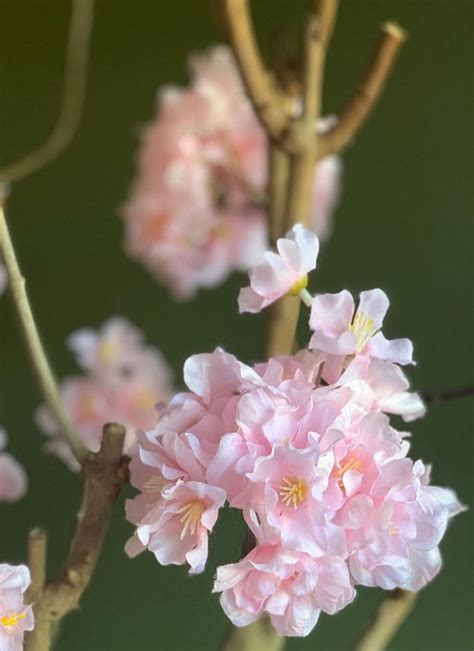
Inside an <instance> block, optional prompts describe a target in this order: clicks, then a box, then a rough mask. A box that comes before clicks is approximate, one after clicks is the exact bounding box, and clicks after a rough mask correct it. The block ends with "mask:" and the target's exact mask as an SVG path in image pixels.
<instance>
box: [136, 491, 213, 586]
mask: <svg viewBox="0 0 474 651" xmlns="http://www.w3.org/2000/svg"><path fill="white" fill-rule="evenodd" d="M225 498H226V495H225V491H223V490H222V489H221V488H217V487H215V486H209V485H208V484H205V483H202V482H196V481H182V480H181V479H179V480H178V481H177V482H176V483H174V484H172V485H169V486H167V487H165V488H164V489H163V491H162V493H161V499H160V501H159V502H158V503H157V505H156V506H155V507H154V508H151V509H150V510H149V511H148V513H147V514H146V515H145V516H144V518H143V519H142V520H141V521H140V522H139V523H137V525H138V526H137V529H136V532H135V541H134V542H132V543H129V545H128V547H127V550H128V552H129V554H131V555H135V554H136V553H137V552H139V551H140V547H139V546H138V545H137V541H138V543H139V544H140V545H141V549H142V550H143V549H145V548H148V549H149V550H150V551H151V552H153V554H154V555H155V556H156V559H157V560H158V562H159V563H161V564H162V565H170V564H172V565H183V564H184V563H187V564H188V565H189V567H190V572H191V573H192V574H196V573H199V572H202V571H203V570H204V567H205V565H206V560H207V554H208V534H209V533H210V532H211V531H212V528H213V526H214V524H215V522H216V520H217V516H218V512H219V509H220V508H221V507H222V506H223V505H224V502H225Z"/></svg>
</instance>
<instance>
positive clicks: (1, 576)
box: [0, 563, 34, 651]
mask: <svg viewBox="0 0 474 651" xmlns="http://www.w3.org/2000/svg"><path fill="white" fill-rule="evenodd" d="M30 583H31V578H30V571H29V569H28V568H27V567H26V566H25V565H8V564H6V563H4V564H0V649H1V650H2V651H22V649H23V635H24V632H25V631H32V630H33V628H34V615H33V608H32V607H31V606H26V605H25V604H24V602H23V595H24V593H25V590H26V589H27V588H28V586H29V585H30Z"/></svg>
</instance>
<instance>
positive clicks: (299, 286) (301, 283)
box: [288, 274, 308, 296]
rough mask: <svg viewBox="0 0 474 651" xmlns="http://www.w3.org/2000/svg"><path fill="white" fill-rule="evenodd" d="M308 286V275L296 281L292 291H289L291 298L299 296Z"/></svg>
mask: <svg viewBox="0 0 474 651" xmlns="http://www.w3.org/2000/svg"><path fill="white" fill-rule="evenodd" d="M307 285H308V274H305V275H304V276H303V277H302V278H300V279H299V280H297V281H296V283H295V284H294V285H293V287H292V288H291V289H289V290H288V294H290V296H298V294H299V293H300V292H301V291H302V290H303V289H305V288H306V286H307Z"/></svg>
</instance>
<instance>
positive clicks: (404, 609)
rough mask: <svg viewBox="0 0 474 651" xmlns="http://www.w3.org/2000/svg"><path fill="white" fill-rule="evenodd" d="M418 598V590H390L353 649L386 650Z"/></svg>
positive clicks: (358, 650)
mask: <svg viewBox="0 0 474 651" xmlns="http://www.w3.org/2000/svg"><path fill="white" fill-rule="evenodd" d="M416 598H417V593H416V592H408V591H407V590H400V589H397V590H392V591H391V592H389V593H388V594H387V596H386V597H385V598H384V599H383V601H382V603H381V604H380V606H379V607H378V609H377V611H376V613H375V615H374V617H373V619H372V621H371V622H370V624H369V626H368V628H367V630H366V631H365V632H364V633H363V635H362V637H361V638H360V640H359V642H358V643H357V644H356V645H355V646H354V648H353V651H384V649H386V648H387V645H388V644H389V643H390V641H391V640H392V639H393V637H394V636H395V634H396V633H397V631H398V629H399V628H400V626H401V625H402V624H403V622H404V621H405V619H406V618H407V617H408V615H409V614H410V612H411V611H412V609H413V607H414V605H415V601H416Z"/></svg>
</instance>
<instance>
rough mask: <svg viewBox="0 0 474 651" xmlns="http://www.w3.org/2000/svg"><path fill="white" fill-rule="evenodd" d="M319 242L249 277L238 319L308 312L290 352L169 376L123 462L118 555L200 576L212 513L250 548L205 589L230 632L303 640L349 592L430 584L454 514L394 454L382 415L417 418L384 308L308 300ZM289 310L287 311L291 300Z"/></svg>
mask: <svg viewBox="0 0 474 651" xmlns="http://www.w3.org/2000/svg"><path fill="white" fill-rule="evenodd" d="M318 248H319V242H318V240H317V238H316V236H315V235H314V234H313V233H311V232H310V231H308V230H306V229H304V228H303V227H302V226H301V225H297V226H295V227H294V228H293V229H292V231H291V232H290V233H288V235H287V237H286V238H282V239H280V240H279V241H278V244H277V249H278V254H276V253H273V252H267V253H266V254H265V257H264V259H263V261H261V262H260V263H259V264H258V265H257V266H256V267H255V268H254V269H252V270H251V272H250V279H251V285H250V287H249V288H246V289H245V290H243V291H242V292H241V295H240V298H239V302H240V308H241V310H248V311H258V310H259V309H261V308H262V307H264V306H265V305H268V304H270V303H271V302H273V301H275V300H277V299H278V298H279V297H281V296H283V295H285V294H293V295H297V294H299V295H300V296H301V298H302V299H303V301H304V302H305V303H306V304H308V305H311V315H310V320H309V325H310V328H311V329H312V331H313V334H312V337H311V339H310V341H309V344H308V346H307V347H306V348H303V349H302V350H300V351H298V352H297V353H295V354H294V355H285V356H277V357H274V358H271V359H269V360H268V361H266V362H264V363H260V364H256V365H254V366H248V365H246V364H243V363H242V362H240V361H239V360H238V359H236V358H235V357H234V356H233V355H231V354H229V353H227V352H225V351H223V350H221V349H217V350H215V351H214V352H213V353H209V354H198V355H194V356H192V357H190V358H189V359H188V360H187V361H186V363H185V365H184V380H185V383H186V385H187V387H188V391H186V392H184V393H180V394H178V395H176V396H175V397H174V398H173V399H172V400H171V402H170V403H169V405H168V406H167V407H166V408H165V409H164V410H163V411H162V414H161V418H160V420H159V422H158V424H157V425H156V427H154V428H152V429H150V430H147V431H144V432H141V433H139V435H138V447H137V448H136V449H135V450H134V453H133V458H132V461H131V465H130V473H131V483H132V484H133V485H134V486H135V487H136V488H137V489H138V490H139V494H138V495H137V496H136V497H135V498H134V499H133V500H130V501H128V503H127V517H128V519H129V520H130V521H131V522H132V523H133V524H134V525H135V526H136V531H135V534H134V535H133V537H132V538H131V539H130V540H129V542H128V543H127V546H126V549H127V552H128V554H129V555H131V556H134V555H136V554H138V553H140V552H142V551H143V550H145V549H148V550H150V551H151V552H152V553H153V554H154V555H155V557H156V559H157V560H158V561H159V562H160V563H161V564H163V565H167V564H177V565H181V564H185V563H187V564H188V565H189V567H190V572H191V573H197V572H202V571H203V569H204V567H205V564H206V560H207V556H208V534H209V533H210V532H211V531H212V529H213V526H214V524H215V523H216V520H217V518H218V514H219V511H220V509H221V508H222V507H223V506H224V505H225V504H226V503H228V504H229V505H230V506H231V507H233V508H237V509H240V510H241V511H242V514H243V517H244V519H245V522H246V523H247V526H248V527H249V528H250V530H251V531H252V533H253V535H254V537H255V540H256V546H255V548H254V549H252V551H250V553H249V554H248V555H247V556H245V558H243V559H241V560H240V561H239V562H237V563H233V564H230V565H226V566H223V567H220V568H218V570H217V576H216V581H215V585H214V591H215V592H220V593H222V594H221V604H222V607H223V609H224V611H225V612H226V614H227V615H228V616H229V618H230V619H231V620H232V622H233V623H234V624H235V625H237V626H245V625H247V624H250V623H251V622H253V621H255V620H256V619H257V618H258V617H259V616H260V615H262V614H263V613H267V614H268V615H269V616H270V618H271V621H272V624H273V626H274V627H275V629H276V630H277V631H278V633H280V634H281V635H285V636H295V635H296V636H303V635H307V634H308V633H309V632H310V631H311V630H312V628H313V627H314V626H315V624H316V622H317V620H318V617H319V615H320V612H321V611H324V612H326V613H329V614H333V613H335V612H337V611H339V610H341V609H342V608H344V607H345V606H346V605H347V604H348V603H350V602H351V601H352V600H353V599H354V597H355V594H356V592H355V586H357V585H358V584H359V585H365V586H379V587H381V588H384V589H387V590H390V589H393V588H396V587H400V588H404V589H406V590H419V589H420V588H422V587H423V586H424V585H425V584H426V583H427V582H428V581H429V580H431V579H432V578H433V577H434V576H435V575H436V573H437V572H438V570H439V568H440V566H441V557H440V553H439V550H438V544H439V542H440V540H441V538H442V536H443V534H444V532H445V529H446V526H447V523H448V520H449V518H450V517H451V516H452V515H454V514H456V513H458V512H459V511H460V510H461V509H462V506H461V504H460V503H459V502H458V500H457V498H456V496H455V494H454V493H453V492H452V491H451V490H449V489H444V488H439V487H436V486H432V485H430V479H429V476H430V468H429V466H425V465H424V464H423V462H422V461H420V460H417V461H413V460H412V459H410V458H409V457H408V452H409V448H410V445H409V442H408V440H407V437H408V436H409V435H408V433H407V432H405V431H401V432H400V431H398V430H396V429H395V428H394V427H393V426H392V425H391V423H390V420H389V415H390V414H397V415H399V416H401V417H402V419H403V420H405V421H411V420H413V419H415V418H418V417H420V416H422V415H423V414H424V411H425V408H424V405H423V402H422V400H421V399H420V397H419V396H418V395H417V394H416V393H412V392H410V391H409V382H408V380H407V378H406V375H405V373H404V372H403V371H402V369H401V368H400V364H409V363H412V345H411V342H409V340H407V339H397V340H393V341H389V340H387V339H386V338H385V337H384V336H383V335H382V332H381V326H382V320H383V317H384V316H385V313H386V311H387V308H388V299H387V297H386V295H385V293H384V292H383V291H382V290H380V289H373V290H370V291H367V292H363V293H362V294H361V297H360V301H359V302H358V305H357V307H356V306H355V302H354V299H353V298H352V296H351V295H350V293H349V292H347V291H345V290H344V291H343V292H340V293H339V294H322V295H318V296H316V297H312V296H311V295H310V294H309V292H308V290H307V289H306V285H307V280H308V279H307V274H308V272H309V271H311V270H312V269H314V268H315V265H316V257H317V253H318ZM295 300H297V299H296V298H295Z"/></svg>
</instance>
